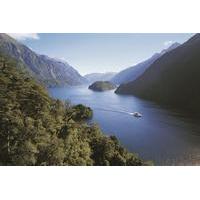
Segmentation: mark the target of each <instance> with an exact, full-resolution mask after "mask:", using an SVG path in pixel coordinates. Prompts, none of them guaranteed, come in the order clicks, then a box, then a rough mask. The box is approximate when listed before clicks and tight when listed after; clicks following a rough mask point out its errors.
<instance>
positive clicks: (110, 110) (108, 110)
mask: <svg viewBox="0 0 200 200" xmlns="http://www.w3.org/2000/svg"><path fill="white" fill-rule="evenodd" d="M94 109H95V110H100V111H105V112H114V113H121V114H125V115H133V114H134V113H133V112H128V111H124V110H112V109H104V108H95V107H94Z"/></svg>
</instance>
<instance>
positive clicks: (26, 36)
mask: <svg viewBox="0 0 200 200" xmlns="http://www.w3.org/2000/svg"><path fill="white" fill-rule="evenodd" d="M8 35H10V36H11V37H13V38H15V39H16V40H27V39H32V40H38V39H40V37H39V35H38V34H37V33H8Z"/></svg>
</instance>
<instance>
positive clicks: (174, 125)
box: [49, 86, 200, 165]
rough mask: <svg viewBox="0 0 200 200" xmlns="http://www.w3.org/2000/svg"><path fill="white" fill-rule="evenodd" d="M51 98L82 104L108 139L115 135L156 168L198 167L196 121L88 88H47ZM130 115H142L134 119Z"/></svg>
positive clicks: (199, 133)
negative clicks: (159, 166)
mask: <svg viewBox="0 0 200 200" xmlns="http://www.w3.org/2000/svg"><path fill="white" fill-rule="evenodd" d="M49 93H50V94H51V96H52V97H54V98H58V99H61V100H70V101H71V102H72V103H73V104H78V103H82V104H85V105H87V106H90V107H91V108H92V109H93V111H94V116H93V122H97V123H98V124H99V125H100V127H101V129H102V130H103V131H104V132H105V134H107V135H116V136H117V137H118V139H119V140H120V142H121V144H122V145H123V146H125V147H126V148H127V149H129V151H132V152H137V153H138V154H139V156H141V157H142V158H143V159H147V160H153V161H154V162H155V164H157V165H200V123H199V120H198V119H191V117H187V116H184V114H182V113H180V112H177V111H170V110H166V109H163V108H161V107H159V106H158V105H156V104H153V103H151V102H148V101H144V100H141V99H139V98H136V97H134V96H124V95H117V94H115V93H114V91H113V90H112V91H106V92H93V91H91V90H88V89H87V86H76V87H67V88H50V89H49ZM131 112H140V113H142V115H143V117H142V118H135V117H133V116H132V115H130V113H131Z"/></svg>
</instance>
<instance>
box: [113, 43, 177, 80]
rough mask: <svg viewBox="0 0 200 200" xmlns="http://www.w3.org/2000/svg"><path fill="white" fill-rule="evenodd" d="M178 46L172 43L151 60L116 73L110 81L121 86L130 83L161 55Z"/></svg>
mask: <svg viewBox="0 0 200 200" xmlns="http://www.w3.org/2000/svg"><path fill="white" fill-rule="evenodd" d="M179 45H180V44H179V43H174V44H172V45H171V46H170V47H169V48H168V49H164V50H163V51H161V52H160V53H156V54H154V55H153V56H152V57H151V58H149V59H147V60H145V61H143V62H141V63H139V64H137V65H135V66H132V67H129V68H127V69H125V70H122V71H120V72H119V73H117V74H116V75H115V76H114V77H113V78H112V79H111V81H112V82H113V83H115V84H122V83H128V82H130V81H133V80H135V79H136V78H138V77H139V76H140V75H142V73H144V71H145V70H146V69H147V68H148V67H149V66H150V65H151V64H152V63H153V62H155V61H156V60H157V59H158V58H160V57H161V56H162V55H163V54H165V53H167V52H169V51H171V50H173V49H175V48H177V47H178V46H179Z"/></svg>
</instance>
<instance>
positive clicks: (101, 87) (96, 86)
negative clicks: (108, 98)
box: [88, 81, 116, 92]
mask: <svg viewBox="0 0 200 200" xmlns="http://www.w3.org/2000/svg"><path fill="white" fill-rule="evenodd" d="M88 88H89V89H91V90H94V91H100V92H101V91H106V90H113V89H115V88H116V85H114V84H113V83H111V82H109V81H96V82H94V83H93V84H91V85H90V86H89V87H88Z"/></svg>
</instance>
